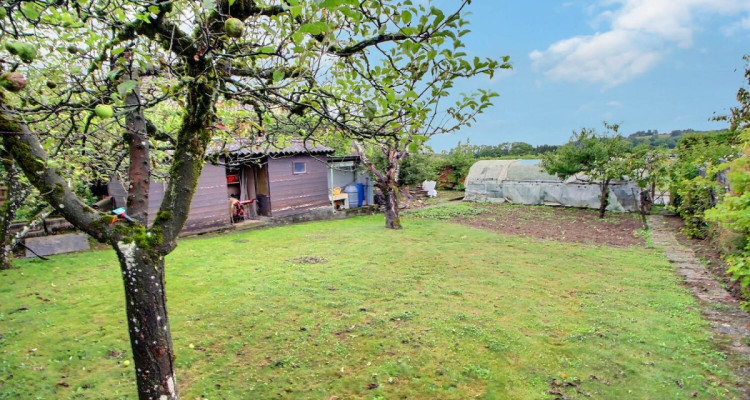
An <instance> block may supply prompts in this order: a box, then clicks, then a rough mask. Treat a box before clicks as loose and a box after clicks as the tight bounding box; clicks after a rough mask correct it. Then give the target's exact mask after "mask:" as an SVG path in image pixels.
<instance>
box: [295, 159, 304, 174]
mask: <svg viewBox="0 0 750 400" xmlns="http://www.w3.org/2000/svg"><path fill="white" fill-rule="evenodd" d="M297 164H302V167H303V170H302V171H297V168H296V166H297ZM306 173H307V163H306V162H305V161H292V175H302V174H306Z"/></svg>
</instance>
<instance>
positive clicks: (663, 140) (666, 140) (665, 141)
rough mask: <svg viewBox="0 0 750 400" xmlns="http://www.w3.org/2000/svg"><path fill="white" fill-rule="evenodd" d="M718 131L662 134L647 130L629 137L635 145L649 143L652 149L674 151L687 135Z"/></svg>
mask: <svg viewBox="0 0 750 400" xmlns="http://www.w3.org/2000/svg"><path fill="white" fill-rule="evenodd" d="M715 132H718V131H696V130H695V129H676V130H673V131H671V132H669V133H660V132H659V131H658V130H655V129H654V130H650V129H649V130H647V131H638V132H635V133H632V134H630V135H628V140H630V141H631V142H632V143H633V145H639V144H641V143H647V144H649V145H650V146H652V147H660V146H663V147H667V148H670V149H673V148H675V147H676V146H677V142H679V141H680V138H682V137H683V136H685V135H690V134H699V135H705V134H708V133H715Z"/></svg>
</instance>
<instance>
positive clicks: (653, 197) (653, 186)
mask: <svg viewBox="0 0 750 400" xmlns="http://www.w3.org/2000/svg"><path fill="white" fill-rule="evenodd" d="M651 201H652V204H653V202H654V201H656V181H651Z"/></svg>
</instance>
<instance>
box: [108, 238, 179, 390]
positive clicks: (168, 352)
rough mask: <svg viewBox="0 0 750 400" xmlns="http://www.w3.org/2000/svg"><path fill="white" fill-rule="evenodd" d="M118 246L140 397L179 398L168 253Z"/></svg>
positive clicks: (133, 245) (133, 246) (124, 244)
mask: <svg viewBox="0 0 750 400" xmlns="http://www.w3.org/2000/svg"><path fill="white" fill-rule="evenodd" d="M115 247H116V248H115V250H116V252H117V257H118V258H119V260H120V268H121V270H122V279H123V283H124V284H125V306H126V314H127V318H128V331H129V333H130V346H131V348H132V350H133V362H134V364H135V365H134V367H135V371H136V379H137V383H138V398H139V399H141V400H146V399H158V400H176V399H178V398H179V396H178V394H177V382H176V379H175V373H174V364H173V362H174V359H175V354H174V348H173V347H172V336H171V332H170V331H169V320H168V318H167V299H166V296H165V293H164V291H165V287H164V282H165V280H164V257H162V256H158V255H155V254H154V253H151V252H149V251H148V250H146V249H142V248H139V247H138V246H137V245H136V244H135V243H129V244H126V243H124V242H119V243H117V245H116V246H115Z"/></svg>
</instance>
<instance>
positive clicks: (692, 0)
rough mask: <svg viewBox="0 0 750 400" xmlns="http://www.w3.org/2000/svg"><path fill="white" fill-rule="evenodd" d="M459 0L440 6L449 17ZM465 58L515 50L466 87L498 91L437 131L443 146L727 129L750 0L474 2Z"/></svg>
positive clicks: (749, 31) (749, 23) (745, 45)
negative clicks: (585, 130)
mask: <svg viewBox="0 0 750 400" xmlns="http://www.w3.org/2000/svg"><path fill="white" fill-rule="evenodd" d="M457 3H458V2H457V1H456V0H440V1H436V2H434V3H433V4H435V5H437V6H438V7H440V8H441V9H443V10H445V11H446V12H447V11H449V10H451V9H452V8H454V7H455V4H457ZM468 10H469V11H470V12H471V13H472V14H471V15H470V16H469V17H468V18H469V20H470V21H471V26H470V28H471V29H472V32H471V33H470V34H469V35H467V37H466V39H465V42H466V45H467V46H466V47H467V50H468V53H470V54H471V55H472V56H473V55H479V56H487V57H494V58H499V57H501V56H504V55H510V57H511V62H512V64H513V67H514V69H513V70H512V71H511V72H501V73H500V74H499V75H498V76H496V77H495V79H493V80H489V79H487V78H481V79H478V80H474V81H473V82H467V83H466V84H465V85H462V87H459V89H462V90H469V89H471V88H474V87H477V86H479V87H484V88H491V89H493V90H495V91H496V92H498V93H499V94H500V97H499V98H497V99H496V101H495V106H494V107H492V108H491V109H489V110H488V111H487V112H486V113H485V114H483V115H480V116H479V118H478V120H477V122H476V123H475V124H474V125H473V126H472V127H466V128H464V129H462V130H461V131H460V132H458V133H456V134H451V135H444V136H440V137H435V138H433V139H432V140H431V141H430V143H429V144H430V145H431V146H432V148H433V149H434V150H435V151H438V152H439V151H441V150H447V149H449V148H451V147H453V146H455V144H456V143H457V142H458V141H459V140H461V141H463V142H465V141H466V140H467V139H470V140H471V143H472V144H498V143H501V142H513V141H524V142H528V143H531V144H534V145H538V144H545V143H546V144H560V143H564V142H566V141H567V140H568V138H569V137H570V134H571V131H572V130H574V129H575V130H577V129H580V128H581V127H596V128H600V127H602V121H603V120H607V121H609V122H617V123H620V124H621V126H622V127H621V132H622V133H625V134H629V133H632V132H635V131H638V130H647V129H658V130H659V131H660V132H669V131H671V130H674V129H688V128H692V129H697V130H708V129H722V128H725V127H726V123H722V122H713V121H710V118H711V116H712V115H713V114H714V112H716V113H719V114H721V113H725V112H727V110H728V109H729V107H730V106H734V105H736V100H735V95H736V93H737V89H738V88H739V87H740V86H741V85H742V83H743V78H742V74H743V71H744V62H743V60H742V56H743V55H744V54H747V53H750V0H601V1H596V0H591V1H550V0H534V1H495V0H474V1H473V2H472V4H471V5H470V6H469V7H468Z"/></svg>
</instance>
